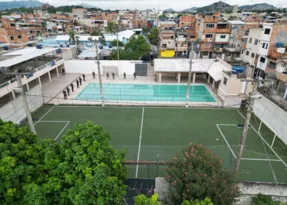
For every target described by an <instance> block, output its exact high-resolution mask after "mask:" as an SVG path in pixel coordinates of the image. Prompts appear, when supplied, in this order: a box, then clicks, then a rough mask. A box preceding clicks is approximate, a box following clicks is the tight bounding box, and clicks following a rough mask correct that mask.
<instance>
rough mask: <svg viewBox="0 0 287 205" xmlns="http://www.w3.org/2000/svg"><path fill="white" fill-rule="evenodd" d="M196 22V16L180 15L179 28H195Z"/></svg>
mask: <svg viewBox="0 0 287 205" xmlns="http://www.w3.org/2000/svg"><path fill="white" fill-rule="evenodd" d="M195 24H196V18H195V16H193V15H187V16H180V17H179V25H178V27H179V28H184V27H191V28H195Z"/></svg>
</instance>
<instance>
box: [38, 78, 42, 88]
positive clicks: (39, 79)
mask: <svg viewBox="0 0 287 205" xmlns="http://www.w3.org/2000/svg"><path fill="white" fill-rule="evenodd" d="M38 81H39V85H40V87H41V88H42V82H41V78H40V76H39V77H38Z"/></svg>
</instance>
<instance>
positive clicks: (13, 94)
mask: <svg viewBox="0 0 287 205" xmlns="http://www.w3.org/2000/svg"><path fill="white" fill-rule="evenodd" d="M9 85H11V81H10V80H9ZM12 96H13V99H15V98H16V96H15V93H14V90H13V89H12Z"/></svg>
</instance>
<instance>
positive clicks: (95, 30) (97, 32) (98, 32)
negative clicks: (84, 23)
mask: <svg viewBox="0 0 287 205" xmlns="http://www.w3.org/2000/svg"><path fill="white" fill-rule="evenodd" d="M102 35H103V34H102V32H101V31H100V30H99V29H94V30H92V32H91V33H90V36H102Z"/></svg>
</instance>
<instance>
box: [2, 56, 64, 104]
mask: <svg viewBox="0 0 287 205" xmlns="http://www.w3.org/2000/svg"><path fill="white" fill-rule="evenodd" d="M54 61H55V65H51V63H50V62H49V63H47V64H44V65H42V66H40V67H37V68H36V69H35V71H34V73H33V76H32V77H30V78H27V77H23V78H22V79H21V81H22V84H23V86H24V85H25V84H27V83H29V82H31V81H33V80H35V79H37V78H38V77H40V76H42V75H44V74H46V73H48V72H50V71H51V70H54V69H55V68H57V67H59V66H61V65H62V64H64V60H63V59H62V58H58V59H56V60H54ZM16 87H18V84H17V82H16V80H15V79H12V80H10V81H8V82H5V83H2V84H1V85H0V98H1V97H3V96H4V95H7V94H8V93H10V92H12V90H13V89H14V88H16Z"/></svg>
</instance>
